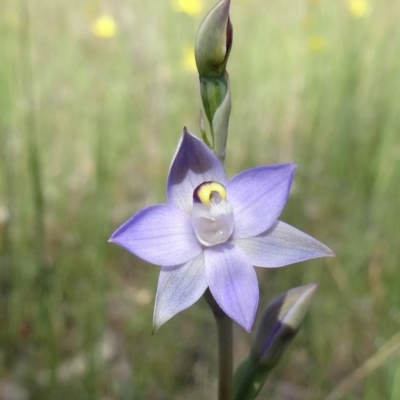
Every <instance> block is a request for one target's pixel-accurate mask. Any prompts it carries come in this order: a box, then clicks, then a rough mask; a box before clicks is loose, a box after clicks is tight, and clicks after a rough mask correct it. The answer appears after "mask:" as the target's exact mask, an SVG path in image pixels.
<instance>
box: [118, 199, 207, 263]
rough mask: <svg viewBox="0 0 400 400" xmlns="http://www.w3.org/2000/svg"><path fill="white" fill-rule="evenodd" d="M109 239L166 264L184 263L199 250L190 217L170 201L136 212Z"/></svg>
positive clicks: (145, 258)
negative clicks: (169, 202)
mask: <svg viewBox="0 0 400 400" xmlns="http://www.w3.org/2000/svg"><path fill="white" fill-rule="evenodd" d="M110 242H114V243H117V244H119V245H120V246H122V247H124V248H125V249H126V250H128V251H130V252H131V253H133V254H135V255H136V256H138V257H140V258H143V260H146V261H147V262H149V263H152V264H158V265H163V266H166V267H168V266H173V265H179V264H183V263H185V262H187V261H189V260H191V259H192V258H194V257H196V256H197V255H198V254H199V253H200V252H201V245H200V243H199V242H198V240H197V238H196V236H195V234H194V232H193V227H192V221H191V219H190V216H189V215H188V214H186V213H185V212H183V211H181V210H179V209H178V208H176V207H174V206H173V205H170V204H158V205H156V206H151V207H147V208H144V209H143V210H141V211H139V212H138V213H136V214H135V215H134V216H133V217H132V218H130V219H129V220H128V221H127V222H125V223H124V224H123V225H122V226H120V227H119V228H118V229H117V230H116V231H115V232H114V233H113V235H112V236H111V238H110Z"/></svg>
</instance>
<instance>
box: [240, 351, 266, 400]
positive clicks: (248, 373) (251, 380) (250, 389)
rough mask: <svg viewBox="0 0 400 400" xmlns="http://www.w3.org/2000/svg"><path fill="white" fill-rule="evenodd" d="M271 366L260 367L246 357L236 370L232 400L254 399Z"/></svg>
mask: <svg viewBox="0 0 400 400" xmlns="http://www.w3.org/2000/svg"><path fill="white" fill-rule="evenodd" d="M271 369H272V368H268V367H262V366H260V365H259V364H258V363H257V362H256V361H255V360H253V359H252V358H251V357H248V358H247V359H246V360H245V361H243V363H242V364H241V365H240V366H239V368H238V369H237V370H236V373H235V378H234V384H233V400H254V399H255V398H256V397H257V395H258V394H259V392H260V390H261V389H262V387H263V385H264V383H265V381H266V380H267V377H268V374H269V372H270V370H271Z"/></svg>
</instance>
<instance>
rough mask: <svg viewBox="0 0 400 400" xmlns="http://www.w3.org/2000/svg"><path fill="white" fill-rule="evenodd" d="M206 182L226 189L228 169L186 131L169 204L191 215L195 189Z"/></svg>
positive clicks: (172, 172)
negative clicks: (226, 170)
mask: <svg viewBox="0 0 400 400" xmlns="http://www.w3.org/2000/svg"><path fill="white" fill-rule="evenodd" d="M206 181H216V182H219V183H222V184H223V185H225V183H226V174H225V171H224V168H223V166H222V165H221V163H220V162H219V160H218V158H217V157H216V155H215V154H214V153H213V152H212V151H211V150H210V149H209V148H208V147H207V146H206V145H205V144H204V143H203V142H202V141H201V140H200V139H198V138H197V137H196V136H193V135H192V134H191V133H190V132H188V131H187V130H186V128H185V129H184V133H183V135H182V138H181V140H180V142H179V145H178V149H177V151H176V153H175V156H174V159H173V160H172V164H171V167H170V170H169V174H168V180H167V199H168V203H173V204H175V205H176V206H177V207H179V208H180V209H182V210H184V211H186V212H190V210H191V208H192V201H193V191H194V189H195V188H196V187H197V186H199V185H200V184H201V183H203V182H206Z"/></svg>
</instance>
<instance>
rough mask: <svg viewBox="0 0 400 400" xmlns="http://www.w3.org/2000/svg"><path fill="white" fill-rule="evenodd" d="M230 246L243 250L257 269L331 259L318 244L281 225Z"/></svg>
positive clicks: (324, 248)
mask: <svg viewBox="0 0 400 400" xmlns="http://www.w3.org/2000/svg"><path fill="white" fill-rule="evenodd" d="M233 242H234V243H235V244H236V245H237V246H239V247H240V248H241V249H243V250H244V252H245V253H246V255H247V256H248V258H249V259H250V262H251V263H252V264H253V265H257V266H260V267H270V268H274V267H282V266H284V265H288V264H293V263H297V262H299V261H304V260H309V259H311V258H317V257H326V256H333V255H334V253H333V251H332V250H331V249H330V248H328V247H327V246H325V245H324V244H322V243H321V242H318V240H316V239H314V238H312V237H311V236H309V235H307V234H305V233H303V232H301V231H299V230H298V229H296V228H293V226H290V225H288V224H285V223H284V222H281V221H278V222H276V223H275V224H274V225H273V226H272V227H271V228H270V229H268V230H267V231H266V232H263V233H261V234H260V235H257V236H254V237H251V238H247V239H234V241H233Z"/></svg>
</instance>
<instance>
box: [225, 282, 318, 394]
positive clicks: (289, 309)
mask: <svg viewBox="0 0 400 400" xmlns="http://www.w3.org/2000/svg"><path fill="white" fill-rule="evenodd" d="M317 289H318V284H317V283H312V284H309V285H304V286H299V287H296V288H294V289H291V290H289V291H287V292H286V293H283V294H281V295H280V296H278V297H275V298H274V299H273V300H272V301H271V302H270V303H269V304H268V306H267V307H266V309H265V310H264V312H263V314H262V316H261V321H260V325H259V327H258V329H257V333H256V336H255V338H254V340H253V345H252V347H251V350H250V354H249V356H248V357H247V358H246V359H245V360H244V361H243V362H242V364H241V365H240V366H239V368H238V369H237V370H236V373H235V377H234V384H233V400H253V399H255V398H256V397H257V394H258V393H259V392H260V390H261V388H262V387H263V385H264V383H265V381H266V379H267V377H268V374H269V373H270V371H271V370H272V369H273V368H274V367H275V366H276V365H277V364H278V362H279V360H280V359H281V357H282V354H283V353H284V352H285V350H286V348H287V347H288V345H289V344H290V343H291V342H292V340H293V338H294V337H295V336H296V333H297V332H298V330H299V329H300V326H301V323H302V322H303V319H304V316H305V314H306V312H307V310H308V308H309V306H310V304H311V300H312V298H313V296H314V293H315V292H316V290H317Z"/></svg>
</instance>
